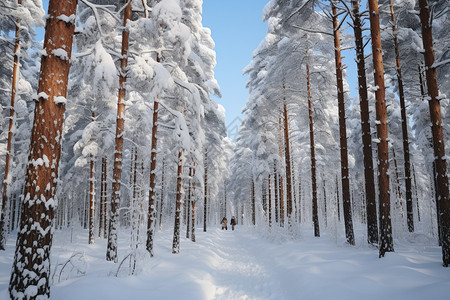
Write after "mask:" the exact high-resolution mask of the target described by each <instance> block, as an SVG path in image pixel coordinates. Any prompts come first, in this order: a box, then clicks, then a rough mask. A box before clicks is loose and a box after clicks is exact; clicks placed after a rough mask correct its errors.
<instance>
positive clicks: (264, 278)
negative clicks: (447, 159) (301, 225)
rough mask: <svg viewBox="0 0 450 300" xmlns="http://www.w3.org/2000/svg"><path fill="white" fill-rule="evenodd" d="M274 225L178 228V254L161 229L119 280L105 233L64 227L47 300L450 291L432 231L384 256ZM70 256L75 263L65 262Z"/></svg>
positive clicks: (2, 283)
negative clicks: (91, 237)
mask: <svg viewBox="0 0 450 300" xmlns="http://www.w3.org/2000/svg"><path fill="white" fill-rule="evenodd" d="M273 231H275V232H272V233H268V232H267V229H265V230H261V229H259V230H256V229H254V228H250V227H245V226H244V227H243V226H237V229H236V230H235V231H231V230H228V231H222V230H220V229H219V226H217V228H210V229H209V230H208V232H206V233H204V232H203V231H201V228H197V231H196V236H197V242H196V243H192V242H191V241H190V240H188V239H185V238H184V235H183V231H182V240H181V253H180V254H176V255H174V254H172V253H171V245H172V234H173V232H172V230H169V229H168V230H163V231H160V232H158V233H157V237H156V240H155V257H153V258H149V257H148V255H147V253H146V252H145V251H141V250H140V251H138V252H137V257H138V258H137V260H138V266H137V272H138V274H137V275H133V276H128V272H129V268H128V267H129V260H126V261H125V262H124V263H123V265H122V267H121V269H120V271H119V274H118V277H115V276H114V274H115V273H116V272H117V269H118V265H119V264H114V263H112V262H106V260H105V252H106V241H105V240H104V239H99V238H97V239H96V244H95V245H87V241H88V233H87V230H76V231H74V233H73V236H72V237H71V231H69V230H67V231H62V232H61V231H58V232H56V234H55V240H54V245H53V248H52V261H51V262H52V273H53V274H54V276H52V277H53V282H54V285H53V286H52V289H51V299H58V300H59V299H61V300H72V299H73V300H79V299H110V300H113V299H120V300H123V299H133V300H134V299H196V300H197V299H364V300H368V299H377V300H380V299H408V300H411V299H438V298H440V299H447V298H448V297H449V293H450V268H443V267H442V266H441V250H440V248H439V247H438V246H436V245H434V246H430V244H434V242H433V240H432V239H430V238H427V237H426V236H423V235H420V234H411V235H410V236H408V237H406V238H405V239H404V240H402V241H399V240H396V241H395V250H396V252H394V253H388V254H387V256H386V257H385V258H382V259H379V258H378V251H377V250H376V249H373V248H370V247H368V246H366V245H365V243H363V242H361V243H360V245H359V246H355V247H350V246H347V245H345V244H344V243H340V241H339V239H335V238H333V237H332V236H331V235H327V234H325V235H324V236H323V237H321V238H314V237H313V236H312V230H310V229H309V228H308V229H305V230H302V232H301V234H299V235H298V238H296V239H290V238H287V236H288V235H287V234H286V233H285V232H284V231H283V230H280V229H276V228H275V229H274V230H273ZM128 232H129V231H127V230H122V231H121V232H120V234H119V237H120V242H119V256H120V259H123V257H125V256H126V255H127V254H128V253H129V252H130V246H129V243H130V241H129V239H128V237H127V236H129V234H127V233H128ZM71 238H72V241H73V242H72V243H71ZM14 244H15V234H14V235H11V236H10V237H9V239H8V243H7V250H6V251H5V252H2V253H1V256H0V299H8V293H7V285H8V281H9V272H10V269H11V263H12V260H13V250H14ZM74 254H75V257H74V259H73V260H72V261H71V263H68V264H66V266H65V267H64V268H62V266H63V265H64V263H65V262H67V259H68V258H69V257H71V256H72V255H74ZM120 259H119V262H120ZM72 262H73V264H72ZM55 268H56V272H55ZM61 269H63V270H62V272H61ZM70 270H71V272H70V273H69V272H68V271H70ZM77 270H78V271H77ZM77 272H78V274H77ZM83 273H84V275H83ZM53 274H52V275H53ZM68 277H70V278H68Z"/></svg>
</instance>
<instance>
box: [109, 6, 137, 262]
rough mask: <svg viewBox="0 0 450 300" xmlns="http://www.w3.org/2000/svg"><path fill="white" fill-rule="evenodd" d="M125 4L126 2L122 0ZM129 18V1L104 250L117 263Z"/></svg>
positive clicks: (125, 11)
mask: <svg viewBox="0 0 450 300" xmlns="http://www.w3.org/2000/svg"><path fill="white" fill-rule="evenodd" d="M124 2H125V3H127V2H128V1H127V0H124ZM130 18H131V1H130V2H128V4H127V6H126V7H125V10H124V15H123V27H124V30H123V31H122V58H121V60H120V77H119V95H118V99H117V120H116V122H117V123H116V144H115V149H114V169H113V180H112V194H111V215H110V219H109V230H108V247H107V250H106V260H108V261H114V262H115V263H116V262H117V230H118V228H117V226H118V217H119V214H118V210H117V207H118V206H119V202H120V183H121V177H122V151H123V135H124V134H125V94H126V89H125V83H126V81H127V71H128V69H127V65H128V37H129V33H128V31H127V30H126V29H125V28H126V26H127V22H128V20H129V19H130Z"/></svg>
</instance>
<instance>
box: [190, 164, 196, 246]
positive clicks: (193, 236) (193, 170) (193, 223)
mask: <svg viewBox="0 0 450 300" xmlns="http://www.w3.org/2000/svg"><path fill="white" fill-rule="evenodd" d="M192 177H193V180H192V214H191V217H192V222H191V241H193V242H195V203H196V202H197V199H196V196H195V162H194V168H193V169H192Z"/></svg>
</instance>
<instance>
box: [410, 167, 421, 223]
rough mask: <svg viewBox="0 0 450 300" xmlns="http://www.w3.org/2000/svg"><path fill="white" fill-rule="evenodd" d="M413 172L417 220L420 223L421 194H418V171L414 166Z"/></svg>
mask: <svg viewBox="0 0 450 300" xmlns="http://www.w3.org/2000/svg"><path fill="white" fill-rule="evenodd" d="M412 171H413V178H414V191H415V194H416V207H417V220H418V221H419V222H420V209H419V194H418V193H417V181H416V169H415V168H414V164H413V165H412Z"/></svg>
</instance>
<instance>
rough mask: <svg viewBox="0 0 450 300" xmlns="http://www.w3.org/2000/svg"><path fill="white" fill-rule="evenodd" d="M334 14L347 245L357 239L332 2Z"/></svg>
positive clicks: (336, 30)
mask: <svg viewBox="0 0 450 300" xmlns="http://www.w3.org/2000/svg"><path fill="white" fill-rule="evenodd" d="M331 5H332V13H333V28H334V30H333V33H334V54H335V58H336V59H335V61H336V83H337V94H338V109H339V136H340V145H341V181H342V201H343V204H344V223H345V236H346V238H347V243H349V244H350V245H354V244H355V237H354V233H353V221H352V206H351V202H350V180H349V172H348V153H347V126H346V124H345V123H346V122H345V100H344V84H343V78H342V59H341V45H340V40H339V28H338V26H339V20H338V18H337V13H336V6H335V5H334V2H333V1H331Z"/></svg>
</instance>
